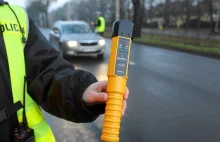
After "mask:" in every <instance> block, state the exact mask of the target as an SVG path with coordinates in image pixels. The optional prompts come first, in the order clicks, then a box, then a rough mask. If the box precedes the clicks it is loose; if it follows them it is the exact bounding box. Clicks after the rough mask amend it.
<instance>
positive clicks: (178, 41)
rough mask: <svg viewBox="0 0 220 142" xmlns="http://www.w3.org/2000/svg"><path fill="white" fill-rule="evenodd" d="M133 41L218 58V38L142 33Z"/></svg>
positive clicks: (109, 34) (219, 54) (109, 35)
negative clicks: (203, 38) (204, 38)
mask: <svg viewBox="0 0 220 142" xmlns="http://www.w3.org/2000/svg"><path fill="white" fill-rule="evenodd" d="M104 36H105V37H111V33H110V32H106V33H105V34H104ZM134 42H135V43H141V44H146V45H152V46H157V47H161V48H168V49H174V50H179V51H185V52H190V53H195V54H201V55H206V56H211V57H218V58H220V41H219V40H213V39H212V40H210V39H206V40H202V39H198V38H182V37H174V36H164V35H142V36H141V37H140V38H135V39H134Z"/></svg>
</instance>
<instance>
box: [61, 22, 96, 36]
mask: <svg viewBox="0 0 220 142" xmlns="http://www.w3.org/2000/svg"><path fill="white" fill-rule="evenodd" d="M91 32H92V31H91V29H90V27H89V26H88V25H85V24H65V25H63V33H65V34H72V33H91Z"/></svg>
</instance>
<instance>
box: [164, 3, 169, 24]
mask: <svg viewBox="0 0 220 142" xmlns="http://www.w3.org/2000/svg"><path fill="white" fill-rule="evenodd" d="M169 4H170V0H166V3H165V12H164V21H165V26H166V27H167V26H169V23H170V14H169V10H170V9H169Z"/></svg>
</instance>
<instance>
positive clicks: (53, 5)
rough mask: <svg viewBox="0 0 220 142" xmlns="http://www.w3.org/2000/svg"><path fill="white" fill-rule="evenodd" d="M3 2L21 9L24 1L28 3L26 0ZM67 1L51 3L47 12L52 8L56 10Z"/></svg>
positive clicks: (58, 0) (61, 0) (60, 0)
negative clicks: (18, 6)
mask: <svg viewBox="0 0 220 142" xmlns="http://www.w3.org/2000/svg"><path fill="white" fill-rule="evenodd" d="M5 1H7V2H9V3H10V4H15V5H20V6H22V7H25V1H28V0H5ZM67 1H68V0H57V2H56V3H53V4H52V5H51V7H50V9H49V11H50V10H52V9H54V8H57V7H59V6H62V5H63V4H64V3H65V2H67Z"/></svg>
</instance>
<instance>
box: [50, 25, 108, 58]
mask: <svg viewBox="0 0 220 142" xmlns="http://www.w3.org/2000/svg"><path fill="white" fill-rule="evenodd" d="M49 39H50V42H51V43H52V44H53V45H55V47H56V48H58V49H60V50H61V52H62V53H63V56H66V55H68V56H97V57H98V58H103V56H104V52H105V39H104V38H103V37H101V36H99V35H98V34H96V33H93V32H92V30H91V28H90V26H89V25H88V24H87V23H86V22H84V21H58V22H56V23H55V24H54V25H53V27H52V30H51V31H50V37H49Z"/></svg>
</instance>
